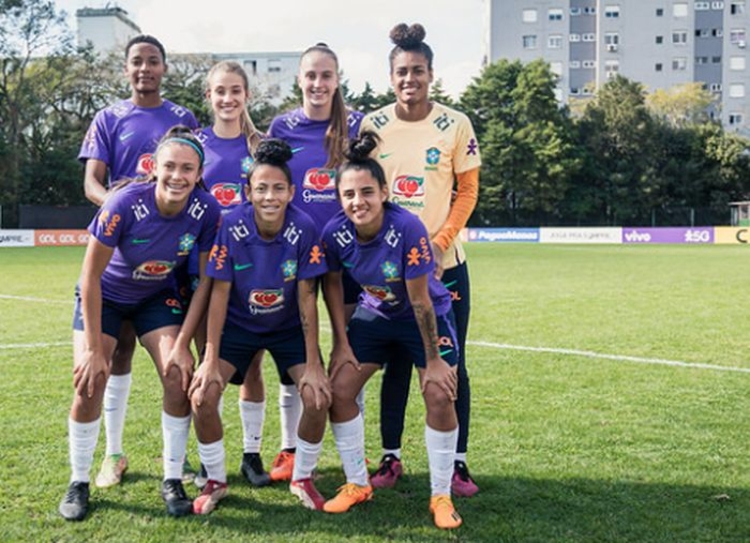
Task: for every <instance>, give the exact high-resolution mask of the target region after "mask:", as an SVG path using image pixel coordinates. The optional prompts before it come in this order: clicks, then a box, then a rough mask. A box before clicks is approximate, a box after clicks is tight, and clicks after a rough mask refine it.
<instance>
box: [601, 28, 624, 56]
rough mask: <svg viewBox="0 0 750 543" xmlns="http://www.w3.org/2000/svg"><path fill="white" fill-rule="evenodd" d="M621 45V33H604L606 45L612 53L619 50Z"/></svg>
mask: <svg viewBox="0 0 750 543" xmlns="http://www.w3.org/2000/svg"><path fill="white" fill-rule="evenodd" d="M619 45H620V35H619V34H618V33H617V32H607V33H605V34H604V46H605V48H606V49H607V51H609V52H610V53H614V52H615V51H617V49H618V46H619Z"/></svg>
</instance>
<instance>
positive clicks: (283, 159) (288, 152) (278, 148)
mask: <svg viewBox="0 0 750 543" xmlns="http://www.w3.org/2000/svg"><path fill="white" fill-rule="evenodd" d="M292 156H294V154H293V153H292V149H291V147H289V145H288V144H287V143H286V142H285V141H283V140H280V139H276V138H270V139H265V140H262V141H261V142H260V143H259V144H258V148H257V149H256V150H255V161H256V162H259V163H261V164H270V165H271V166H285V165H286V163H287V162H289V161H290V160H291V159H292Z"/></svg>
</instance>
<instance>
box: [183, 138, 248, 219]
mask: <svg viewBox="0 0 750 543" xmlns="http://www.w3.org/2000/svg"><path fill="white" fill-rule="evenodd" d="M196 136H197V137H198V139H199V140H200V142H201V143H202V144H203V149H204V150H205V152H206V161H205V163H204V165H203V181H204V182H205V183H206V187H207V188H208V190H209V192H210V193H211V194H213V195H214V198H216V201H217V202H219V205H220V206H221V212H222V213H226V212H228V211H229V210H231V209H232V208H234V207H237V206H238V205H240V204H241V203H243V202H245V201H246V198H245V186H246V185H247V172H248V170H249V169H250V166H251V165H252V163H253V159H252V157H251V156H250V153H249V152H248V150H247V138H246V137H245V136H244V135H240V136H237V137H236V138H230V139H226V138H220V137H219V136H217V135H216V134H214V130H213V128H211V127H207V128H204V129H202V130H200V131H199V132H197V134H196Z"/></svg>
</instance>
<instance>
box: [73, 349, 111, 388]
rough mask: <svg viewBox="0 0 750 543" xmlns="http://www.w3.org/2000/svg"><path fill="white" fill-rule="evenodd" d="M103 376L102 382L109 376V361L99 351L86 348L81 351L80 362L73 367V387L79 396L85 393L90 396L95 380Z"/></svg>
mask: <svg viewBox="0 0 750 543" xmlns="http://www.w3.org/2000/svg"><path fill="white" fill-rule="evenodd" d="M100 375H103V376H104V383H106V382H107V379H108V378H109V363H108V362H107V359H106V358H104V355H103V354H102V353H101V352H100V351H91V350H86V351H85V352H84V353H83V357H82V359H81V363H80V364H77V365H76V366H75V367H74V368H73V387H75V389H76V392H77V393H78V394H80V395H81V396H83V395H84V393H85V394H86V396H87V397H89V398H91V397H92V396H93V395H94V388H95V386H96V380H97V379H99V376H100Z"/></svg>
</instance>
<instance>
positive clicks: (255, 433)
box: [239, 398, 266, 453]
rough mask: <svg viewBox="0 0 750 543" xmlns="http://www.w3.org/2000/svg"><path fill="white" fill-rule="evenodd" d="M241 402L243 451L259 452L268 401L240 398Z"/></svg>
mask: <svg viewBox="0 0 750 543" xmlns="http://www.w3.org/2000/svg"><path fill="white" fill-rule="evenodd" d="M239 403H240V420H241V421H242V451H243V452H246V453H259V452H260V446H261V444H262V442H263V422H264V421H265V418H266V402H265V401H263V402H248V401H246V400H243V399H242V398H240V402H239Z"/></svg>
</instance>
